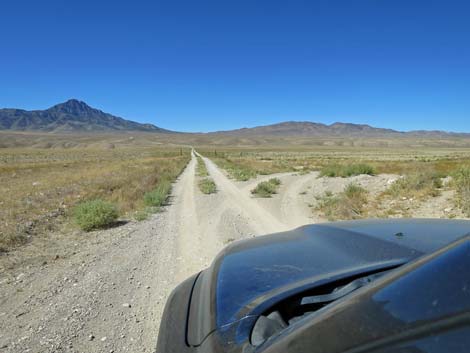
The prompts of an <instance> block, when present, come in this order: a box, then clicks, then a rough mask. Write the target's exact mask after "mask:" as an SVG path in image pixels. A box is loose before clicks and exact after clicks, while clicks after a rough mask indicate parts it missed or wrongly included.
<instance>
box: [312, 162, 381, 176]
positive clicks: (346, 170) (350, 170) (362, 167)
mask: <svg viewBox="0 0 470 353" xmlns="http://www.w3.org/2000/svg"><path fill="white" fill-rule="evenodd" d="M361 174H367V175H374V174H375V170H374V168H373V167H372V166H370V165H369V164H365V163H359V164H355V163H352V164H344V165H341V164H330V165H326V166H325V167H323V168H322V169H321V170H320V177H323V176H326V177H330V178H333V177H341V178H347V177H351V176H355V175H361Z"/></svg>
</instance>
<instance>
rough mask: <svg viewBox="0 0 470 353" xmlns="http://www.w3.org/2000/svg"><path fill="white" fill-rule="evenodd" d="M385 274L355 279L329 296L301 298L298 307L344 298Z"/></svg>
mask: <svg viewBox="0 0 470 353" xmlns="http://www.w3.org/2000/svg"><path fill="white" fill-rule="evenodd" d="M384 273H386V272H380V273H374V274H372V275H369V276H366V277H361V278H358V279H355V280H354V281H352V282H350V283H348V284H347V285H345V286H343V287H338V288H335V290H334V291H333V292H331V293H329V294H322V295H314V296H310V297H303V298H302V300H301V302H300V305H309V304H324V303H330V302H333V301H335V300H338V299H339V298H342V297H344V296H345V295H347V294H349V293H351V292H354V291H355V290H356V289H359V288H361V287H364V286H365V285H367V284H369V283H371V282H372V281H374V280H376V279H377V278H378V277H381V276H383V275H384Z"/></svg>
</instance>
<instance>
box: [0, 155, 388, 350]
mask: <svg viewBox="0 0 470 353" xmlns="http://www.w3.org/2000/svg"><path fill="white" fill-rule="evenodd" d="M203 160H204V162H205V163H206V167H207V170H208V172H209V174H210V176H211V177H212V178H213V180H214V181H215V183H216V185H217V189H218V191H217V193H216V194H211V195H204V194H202V193H201V192H200V191H199V189H198V187H197V177H196V165H197V160H196V153H195V152H194V153H193V158H192V159H191V161H190V163H189V164H188V166H187V167H186V169H185V171H184V172H183V173H182V175H181V176H180V177H179V178H178V180H177V182H176V183H175V184H174V187H173V191H172V196H171V197H170V202H169V205H168V206H166V207H165V209H164V210H163V212H161V213H158V214H155V215H153V216H152V218H150V219H148V220H147V221H144V222H139V223H137V222H130V223H128V224H126V225H123V226H120V227H117V228H114V229H109V230H106V231H99V232H93V233H89V234H86V235H85V236H86V237H87V239H86V241H84V240H83V239H82V240H81V241H76V242H74V241H71V238H70V237H68V236H63V237H60V236H58V237H56V239H55V243H56V245H55V246H56V247H57V248H58V249H59V250H63V251H62V252H61V253H65V254H67V255H66V256H58V257H57V258H56V259H54V260H53V261H47V262H44V263H42V264H36V263H34V262H33V263H31V264H30V265H23V266H20V267H17V268H15V270H12V271H3V272H2V273H0V352H153V351H154V349H155V345H156V339H157V333H158V328H159V321H160V317H161V314H162V311H163V307H164V303H165V300H166V298H167V296H168V294H169V293H170V291H171V290H172V289H173V288H174V286H175V285H176V284H178V283H179V282H180V281H182V280H183V279H185V278H187V277H188V276H190V275H192V274H193V273H196V272H198V271H200V270H202V269H203V268H205V267H207V266H208V265H209V264H210V262H211V261H212V260H213V258H214V256H215V255H216V254H217V253H218V251H219V250H220V249H221V248H222V247H223V246H225V245H226V244H228V243H230V242H232V241H234V240H239V239H243V238H249V237H254V236H257V235H261V234H268V233H274V232H280V231H284V230H288V229H292V228H295V227H297V226H300V225H303V224H307V223H314V222H317V221H319V220H322V219H320V218H319V216H318V215H316V216H315V215H314V213H312V210H311V209H310V208H309V204H310V203H312V202H314V200H315V196H319V195H321V194H323V193H324V192H325V191H326V190H331V191H333V192H339V191H341V190H342V189H343V188H344V186H345V185H346V184H347V183H349V182H351V181H354V182H357V183H359V184H361V185H363V186H365V187H367V189H368V190H369V191H370V192H372V193H378V192H380V191H382V190H384V189H385V188H386V187H387V186H388V185H389V184H390V181H391V180H392V179H393V178H396V176H387V175H381V176H377V177H369V176H358V177H353V178H346V179H342V178H317V174H316V173H310V174H306V175H297V174H295V173H283V174H277V175H274V176H275V177H278V178H280V179H281V181H282V185H281V187H280V190H279V193H278V194H277V195H275V196H274V197H273V198H271V199H255V198H253V197H251V194H250V190H251V189H252V188H253V187H254V186H255V185H256V183H258V182H259V181H262V180H266V179H269V178H271V177H273V176H272V175H271V176H262V177H258V178H257V179H256V180H251V181H248V182H234V181H232V180H230V179H228V178H227V176H226V175H225V173H224V172H223V171H221V170H219V169H218V167H217V166H216V165H215V164H214V163H213V162H211V161H210V160H208V159H206V158H203ZM81 236H83V235H81ZM57 244H58V245H57ZM29 246H30V247H33V246H34V244H32V245H29ZM61 247H62V248H61ZM29 250H30V251H29V253H31V249H29ZM32 250H33V252H34V248H32ZM59 252H60V251H59ZM12 256H15V254H12ZM27 263H28V262H27V261H25V264H27Z"/></svg>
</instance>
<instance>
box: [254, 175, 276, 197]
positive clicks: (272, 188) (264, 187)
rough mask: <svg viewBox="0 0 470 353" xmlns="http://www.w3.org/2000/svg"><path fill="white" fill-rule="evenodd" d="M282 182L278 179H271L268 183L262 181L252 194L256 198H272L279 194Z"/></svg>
mask: <svg viewBox="0 0 470 353" xmlns="http://www.w3.org/2000/svg"><path fill="white" fill-rule="evenodd" d="M280 185H281V180H279V179H278V178H271V179H269V180H268V181H262V182H261V183H259V184H258V185H256V187H255V188H254V189H253V190H251V193H252V194H253V195H255V196H256V197H271V196H272V195H273V194H276V193H277V190H278V189H279V186H280Z"/></svg>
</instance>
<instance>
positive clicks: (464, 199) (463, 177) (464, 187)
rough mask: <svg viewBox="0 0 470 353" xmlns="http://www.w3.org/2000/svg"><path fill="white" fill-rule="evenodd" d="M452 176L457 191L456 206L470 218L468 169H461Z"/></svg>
mask: <svg viewBox="0 0 470 353" xmlns="http://www.w3.org/2000/svg"><path fill="white" fill-rule="evenodd" d="M452 176H453V178H454V185H455V188H456V190H457V195H456V196H457V205H458V206H459V207H460V208H461V209H462V211H463V212H464V213H465V215H466V216H467V217H470V167H461V168H460V169H458V170H457V171H456V172H455V173H453V175H452Z"/></svg>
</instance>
